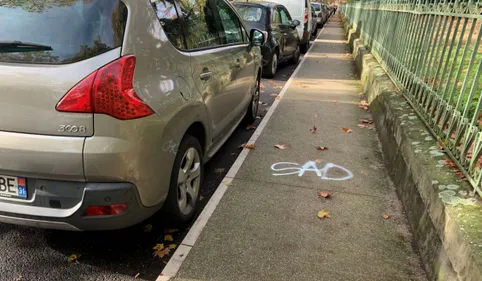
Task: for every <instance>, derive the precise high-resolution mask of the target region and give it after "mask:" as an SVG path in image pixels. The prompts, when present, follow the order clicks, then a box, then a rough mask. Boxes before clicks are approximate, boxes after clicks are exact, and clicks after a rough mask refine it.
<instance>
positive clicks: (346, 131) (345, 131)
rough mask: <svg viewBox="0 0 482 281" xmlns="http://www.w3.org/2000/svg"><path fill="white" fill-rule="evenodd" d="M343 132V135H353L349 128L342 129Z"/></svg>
mask: <svg viewBox="0 0 482 281" xmlns="http://www.w3.org/2000/svg"><path fill="white" fill-rule="evenodd" d="M341 130H342V131H343V133H352V132H353V131H352V130H351V129H348V128H341Z"/></svg>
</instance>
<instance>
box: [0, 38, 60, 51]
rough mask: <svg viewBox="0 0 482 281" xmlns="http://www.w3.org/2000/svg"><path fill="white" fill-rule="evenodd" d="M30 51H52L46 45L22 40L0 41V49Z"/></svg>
mask: <svg viewBox="0 0 482 281" xmlns="http://www.w3.org/2000/svg"><path fill="white" fill-rule="evenodd" d="M5 49H7V51H11V52H31V51H53V49H52V47H50V46H48V45H42V44H36V43H30V42H22V41H0V51H5Z"/></svg>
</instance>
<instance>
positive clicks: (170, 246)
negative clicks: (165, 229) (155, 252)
mask: <svg viewBox="0 0 482 281" xmlns="http://www.w3.org/2000/svg"><path fill="white" fill-rule="evenodd" d="M176 247H177V245H176V244H169V249H171V250H174V249H176Z"/></svg>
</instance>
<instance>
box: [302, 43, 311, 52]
mask: <svg viewBox="0 0 482 281" xmlns="http://www.w3.org/2000/svg"><path fill="white" fill-rule="evenodd" d="M309 48H310V43H309V42H306V43H303V44H301V45H300V51H301V53H302V54H306V52H308V49H309Z"/></svg>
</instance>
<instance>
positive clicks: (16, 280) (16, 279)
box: [15, 275, 23, 281]
mask: <svg viewBox="0 0 482 281" xmlns="http://www.w3.org/2000/svg"><path fill="white" fill-rule="evenodd" d="M22 280H23V276H22V275H19V276H17V278H15V281H22Z"/></svg>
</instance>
